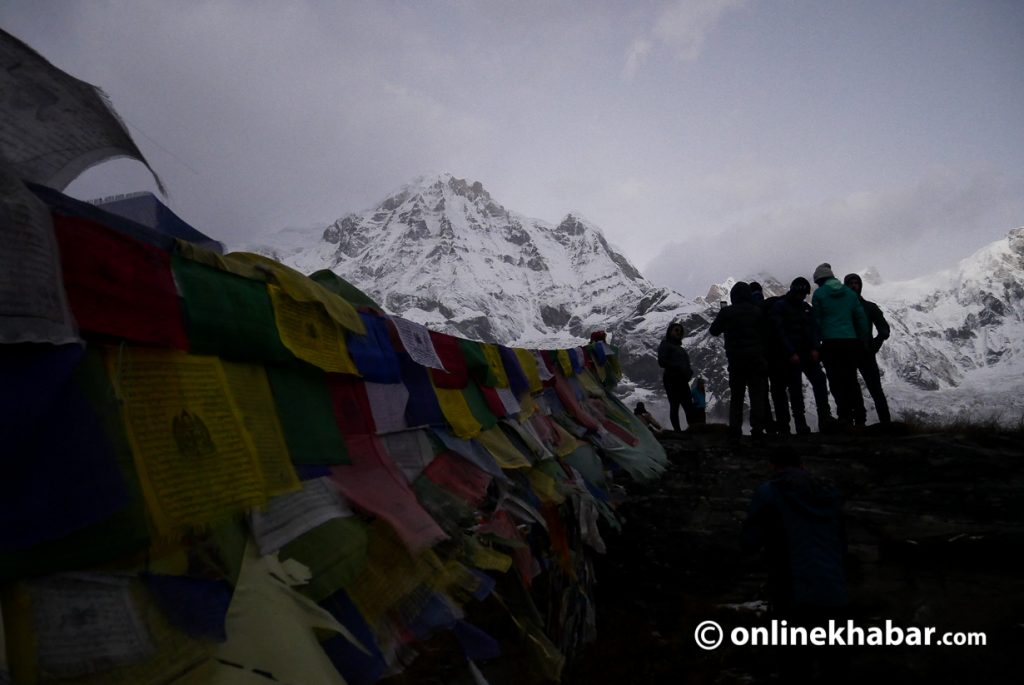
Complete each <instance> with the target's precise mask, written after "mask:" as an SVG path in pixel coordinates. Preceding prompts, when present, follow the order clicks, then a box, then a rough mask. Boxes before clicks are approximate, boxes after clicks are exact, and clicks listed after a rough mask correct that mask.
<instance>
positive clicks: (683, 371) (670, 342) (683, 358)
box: [658, 323, 693, 383]
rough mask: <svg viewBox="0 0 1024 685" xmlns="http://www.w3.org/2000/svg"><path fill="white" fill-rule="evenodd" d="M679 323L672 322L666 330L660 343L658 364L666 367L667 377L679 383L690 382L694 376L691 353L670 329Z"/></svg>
mask: <svg viewBox="0 0 1024 685" xmlns="http://www.w3.org/2000/svg"><path fill="white" fill-rule="evenodd" d="M678 325H679V324H678V323H670V324H669V325H668V329H667V330H666V331H665V337H664V338H662V339H661V344H660V345H658V366H660V367H661V368H663V369H665V379H666V380H670V381H673V382H679V383H689V382H690V379H691V378H693V369H692V367H691V366H690V355H689V354H687V352H686V350H684V349H683V342H682V341H681V340H676V339H675V338H673V337H672V336H671V335H670V333H669V331H671V330H672V328H673V327H675V326H678Z"/></svg>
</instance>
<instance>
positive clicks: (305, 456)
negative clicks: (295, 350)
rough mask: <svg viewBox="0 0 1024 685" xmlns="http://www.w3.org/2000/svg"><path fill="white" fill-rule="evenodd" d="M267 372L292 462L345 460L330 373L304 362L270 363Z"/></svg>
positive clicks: (344, 461) (344, 448)
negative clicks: (329, 383) (284, 364)
mask: <svg viewBox="0 0 1024 685" xmlns="http://www.w3.org/2000/svg"><path fill="white" fill-rule="evenodd" d="M266 371H267V377H268V379H269V380H270V387H271V388H272V390H273V393H274V400H275V404H276V406H277V414H278V417H279V418H280V420H281V427H282V428H283V429H284V437H285V442H286V443H287V445H288V452H289V453H290V454H291V456H292V460H293V462H294V463H295V464H302V465H329V464H342V463H346V462H347V459H348V457H347V456H346V455H347V450H346V447H345V441H344V439H343V438H342V437H341V431H340V429H339V428H338V422H337V421H336V420H335V418H334V409H333V405H332V400H331V392H330V390H329V389H328V386H327V375H326V374H325V373H324V372H323V371H321V370H320V369H318V368H316V367H313V366H309V365H305V364H293V365H289V366H277V365H269V366H267V367H266Z"/></svg>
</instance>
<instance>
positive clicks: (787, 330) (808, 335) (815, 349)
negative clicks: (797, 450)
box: [768, 276, 835, 435]
mask: <svg viewBox="0 0 1024 685" xmlns="http://www.w3.org/2000/svg"><path fill="white" fill-rule="evenodd" d="M810 292H811V284H810V283H809V282H808V281H807V279H806V278H804V277H802V276H798V277H797V278H794V279H793V282H792V283H790V286H789V291H788V292H787V293H786V294H785V295H783V296H782V297H780V298H778V299H777V300H775V302H774V303H773V304H772V308H771V311H770V312H769V315H768V322H769V325H770V326H771V329H772V340H773V344H774V351H773V354H774V355H775V356H776V358H777V362H776V365H775V366H774V367H773V368H775V369H776V373H777V375H776V377H775V379H774V382H773V383H772V384H771V390H772V393H773V395H772V400H773V401H774V403H775V412H776V417H777V423H778V424H779V427H780V430H782V428H783V426H784V427H785V428H788V424H789V412H788V410H787V407H786V396H787V394H788V396H789V408H790V409H792V412H793V424H794V426H795V428H796V432H797V435H806V434H808V433H810V432H811V429H810V426H808V425H807V419H806V417H805V416H804V387H803V376H807V380H808V381H810V383H811V390H812V392H813V394H814V406H815V408H816V409H817V413H818V429H819V430H826V429H827V426H829V425H830V424H831V423H832V422H834V421H835V419H834V418H833V417H832V408H831V407H830V406H829V403H828V382H827V381H826V379H825V372H824V371H823V370H822V368H821V362H820V358H821V335H820V333H819V332H818V325H817V322H816V321H815V319H814V313H813V311H812V310H811V306H810V305H809V304H807V302H805V301H804V300H806V299H807V296H808V295H809V294H810Z"/></svg>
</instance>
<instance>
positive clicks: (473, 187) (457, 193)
mask: <svg viewBox="0 0 1024 685" xmlns="http://www.w3.org/2000/svg"><path fill="white" fill-rule="evenodd" d="M290 239H291V238H289V237H282V238H281V239H280V240H279V241H278V242H277V243H273V242H272V241H271V242H270V243H269V248H270V249H272V250H273V252H272V254H271V256H275V257H277V258H280V259H282V260H283V261H284V262H285V263H287V264H289V265H290V266H293V267H295V268H297V269H299V270H300V271H303V272H305V273H309V272H311V271H315V270H317V269H323V268H327V269H331V270H332V271H334V272H335V273H337V274H339V275H340V276H342V277H343V278H346V279H348V280H349V281H351V282H352V283H353V284H355V285H356V286H357V287H359V288H361V289H362V290H364V291H365V292H367V293H368V294H370V295H371V296H372V297H374V298H375V299H377V301H379V302H381V303H382V304H383V305H384V307H385V308H386V309H388V310H389V311H391V312H393V313H397V314H402V315H406V316H408V317H409V318H413V319H416V320H418V321H421V322H422V323H426V324H429V325H431V326H434V327H435V328H437V329H439V330H448V331H450V332H457V333H459V334H460V335H464V336H466V337H471V338H479V339H484V340H495V341H497V342H503V343H513V342H529V341H536V340H547V341H550V340H553V339H562V340H566V341H569V340H576V339H579V338H585V337H587V335H588V334H589V331H590V329H591V328H593V327H597V328H611V327H614V326H615V325H616V324H617V323H618V322H619V321H621V320H622V319H623V318H624V317H626V316H627V315H628V314H630V312H631V311H632V310H633V309H634V308H635V306H636V304H637V303H638V302H639V301H640V300H642V299H643V298H644V296H645V294H646V293H648V292H650V291H652V290H654V287H653V286H652V285H651V284H650V283H649V282H648V281H647V280H646V279H645V278H644V277H643V276H642V275H641V274H640V272H639V270H638V269H637V268H636V267H635V266H634V265H633V264H631V263H630V262H629V260H628V259H626V257H625V256H623V255H622V254H621V253H620V252H618V251H617V250H615V249H614V248H612V247H611V246H610V245H609V244H608V242H607V241H606V240H605V238H604V236H603V234H602V233H601V230H600V229H599V228H598V227H597V226H595V225H593V224H591V223H590V222H587V221H586V220H584V219H582V218H581V217H579V216H577V215H575V214H569V215H567V216H566V217H565V218H564V219H562V221H560V222H559V223H558V224H554V225H552V224H549V223H547V222H544V221H541V220H539V219H532V218H529V217H526V216H524V215H521V214H518V213H516V212H513V211H510V210H508V209H506V208H505V207H504V206H503V205H502V204H501V203H500V202H498V201H497V200H496V199H495V198H493V197H492V196H491V194H490V193H489V192H488V191H487V190H486V189H485V188H484V186H483V184H482V183H480V182H479V181H473V182H471V181H467V180H466V179H462V178H457V177H455V176H453V175H452V174H449V173H443V174H439V175H435V176H427V177H421V178H418V179H416V180H415V181H413V182H412V183H409V184H407V185H405V186H403V187H401V188H399V189H398V190H397V191H395V192H394V193H392V194H390V195H389V196H388V197H387V198H385V199H384V200H383V201H382V202H380V203H379V204H378V205H377V207H375V208H373V209H371V210H368V211H364V212H360V213H353V214H347V215H345V216H343V217H342V218H340V219H338V220H337V221H335V222H334V223H333V224H331V225H330V226H328V227H327V228H326V229H324V230H323V231H322V232H321V235H320V236H319V239H314V240H309V239H308V237H307V238H306V242H305V244H304V245H302V246H298V247H293V246H291V245H289V244H288V241H289V240H290ZM257 249H259V247H258V246H257Z"/></svg>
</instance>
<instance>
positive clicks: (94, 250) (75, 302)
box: [53, 214, 188, 350]
mask: <svg viewBox="0 0 1024 685" xmlns="http://www.w3.org/2000/svg"><path fill="white" fill-rule="evenodd" d="M53 225H54V229H55V232H56V234H57V241H58V242H59V244H60V254H61V264H62V268H63V272H64V287H65V289H66V290H67V294H68V302H69V304H70V305H71V311H72V313H73V314H74V316H75V320H76V321H77V322H78V326H79V328H80V329H82V330H83V331H88V332H90V333H98V334H101V335H109V336H113V337H115V338H123V339H125V340H131V341H133V342H141V343H150V344H154V345H160V346H162V347H173V348H176V349H179V350H187V349H188V335H187V334H186V332H185V326H184V322H183V318H182V312H181V304H180V301H179V299H178V290H177V288H176V287H175V285H174V276H173V275H172V273H171V256H170V254H168V253H167V252H164V251H163V250H160V249H159V248H156V247H153V246H151V245H146V244H144V243H141V242H139V241H137V240H134V239H133V238H129V237H128V236H125V235H122V234H120V233H118V232H117V231H114V230H112V229H109V228H107V227H106V226H103V225H102V224H98V223H96V222H94V221H90V220H88V219H83V218H80V217H73V216H63V215H61V214H54V216H53Z"/></svg>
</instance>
